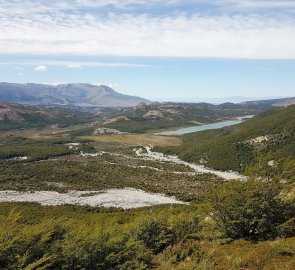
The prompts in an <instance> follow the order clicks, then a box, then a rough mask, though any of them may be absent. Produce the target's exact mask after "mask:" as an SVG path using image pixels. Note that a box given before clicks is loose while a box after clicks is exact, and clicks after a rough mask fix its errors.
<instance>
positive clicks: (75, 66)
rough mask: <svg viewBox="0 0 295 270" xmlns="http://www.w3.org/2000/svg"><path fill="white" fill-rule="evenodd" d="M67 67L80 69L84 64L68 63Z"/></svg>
mask: <svg viewBox="0 0 295 270" xmlns="http://www.w3.org/2000/svg"><path fill="white" fill-rule="evenodd" d="M66 68H70V69H80V68H82V66H81V65H79V64H68V65H66Z"/></svg>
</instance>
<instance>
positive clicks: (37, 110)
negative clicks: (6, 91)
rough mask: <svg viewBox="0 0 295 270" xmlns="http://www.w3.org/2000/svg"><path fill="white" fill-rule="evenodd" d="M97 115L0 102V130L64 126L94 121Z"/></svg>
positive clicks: (64, 109) (57, 108) (97, 117)
mask: <svg viewBox="0 0 295 270" xmlns="http://www.w3.org/2000/svg"><path fill="white" fill-rule="evenodd" d="M102 114H103V113H102ZM99 117H100V115H99V114H97V115H94V114H90V113H85V112H78V111H75V110H71V109H66V108H59V107H51V108H49V107H41V106H30V105H23V104H16V103H0V131H5V130H14V129H20V128H33V127H44V126H46V125H57V126H59V127H64V126H68V125H71V124H78V123H85V122H90V121H94V120H97V119H99Z"/></svg>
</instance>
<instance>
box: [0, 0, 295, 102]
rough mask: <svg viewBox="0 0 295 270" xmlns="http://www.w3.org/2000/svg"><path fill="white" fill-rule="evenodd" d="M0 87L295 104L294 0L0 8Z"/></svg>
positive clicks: (123, 0)
mask: <svg viewBox="0 0 295 270" xmlns="http://www.w3.org/2000/svg"><path fill="white" fill-rule="evenodd" d="M0 81H8V82H21V83H26V82H36V83H49V84H56V83H68V82H90V83H95V84H106V85H109V86H111V87H113V88H114V89H116V90H118V91H120V92H122V93H126V94H132V95H138V96H143V97H146V98H149V99H152V100H185V101H197V100H200V99H202V98H203V99H206V98H215V97H218V98H219V97H221V98H222V97H223V98H225V97H232V96H246V97H274V96H295V90H294V85H295V1H293V0H280V1H274V0H236V1H233V0H211V1H205V0H161V1H160V0H149V1H147V0H99V1H93V0H92V1H88V0H72V1H55V0H51V1H42V0H36V1H32V0H30V1H28V0H22V1H20V0H10V1H4V0H0Z"/></svg>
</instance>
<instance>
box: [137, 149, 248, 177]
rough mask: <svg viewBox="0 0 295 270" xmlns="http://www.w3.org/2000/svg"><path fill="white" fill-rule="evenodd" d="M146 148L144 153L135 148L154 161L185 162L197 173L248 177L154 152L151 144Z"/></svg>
mask: <svg viewBox="0 0 295 270" xmlns="http://www.w3.org/2000/svg"><path fill="white" fill-rule="evenodd" d="M145 150H146V153H143V150H142V148H138V149H134V151H135V153H136V155H137V156H139V157H141V158H144V159H146V160H153V161H155V160H158V161H167V162H172V163H176V164H183V165H186V166H189V167H190V168H192V169H194V170H195V172H196V173H212V174H215V175H216V176H219V177H221V178H223V179H225V180H231V179H246V177H245V176H244V175H241V174H239V173H237V172H233V171H228V172H223V171H217V170H214V169H211V168H206V167H205V166H204V165H198V164H194V163H190V162H186V161H183V160H181V159H180V158H179V157H178V156H176V155H164V154H163V153H159V152H154V151H152V147H149V146H147V147H145Z"/></svg>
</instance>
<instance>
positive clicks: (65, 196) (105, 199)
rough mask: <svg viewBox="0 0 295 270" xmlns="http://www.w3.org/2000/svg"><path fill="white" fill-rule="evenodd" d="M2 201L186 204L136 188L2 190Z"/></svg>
mask: <svg viewBox="0 0 295 270" xmlns="http://www.w3.org/2000/svg"><path fill="white" fill-rule="evenodd" d="M0 202H36V203H39V204H41V205H63V204H73V205H90V206H104V207H121V208H124V209H129V208H139V207H144V206H152V205H159V204H184V203H183V202H181V201H178V200H176V199H175V198H174V197H168V196H165V195H163V194H151V193H147V192H145V191H143V190H139V189H134V188H124V189H107V190H102V191H69V192H68V193H59V192H55V191H25V192H21V191H13V190H4V191H0Z"/></svg>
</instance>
